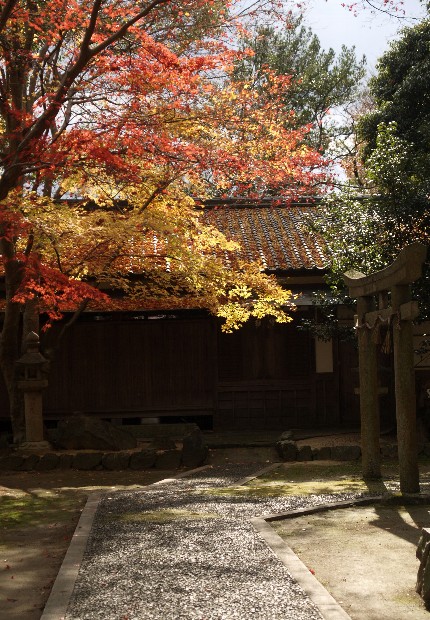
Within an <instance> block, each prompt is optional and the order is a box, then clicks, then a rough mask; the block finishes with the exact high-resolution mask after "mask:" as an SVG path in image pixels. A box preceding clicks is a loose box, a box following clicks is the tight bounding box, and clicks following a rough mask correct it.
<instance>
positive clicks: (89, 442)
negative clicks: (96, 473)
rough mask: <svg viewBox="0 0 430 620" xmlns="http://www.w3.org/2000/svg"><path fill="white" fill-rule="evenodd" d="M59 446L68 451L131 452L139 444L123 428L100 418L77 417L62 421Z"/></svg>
mask: <svg viewBox="0 0 430 620" xmlns="http://www.w3.org/2000/svg"><path fill="white" fill-rule="evenodd" d="M56 441H57V445H58V447H60V448H65V449H66V450H109V451H116V450H130V449H132V448H135V447H136V445H137V443H136V439H135V437H133V435H131V434H130V433H128V432H127V431H126V430H124V429H123V428H122V427H120V426H117V425H113V424H110V422H105V421H104V420H99V419H98V418H92V417H90V416H86V415H77V416H72V417H70V418H65V419H64V420H60V422H59V423H58V428H57V439H56Z"/></svg>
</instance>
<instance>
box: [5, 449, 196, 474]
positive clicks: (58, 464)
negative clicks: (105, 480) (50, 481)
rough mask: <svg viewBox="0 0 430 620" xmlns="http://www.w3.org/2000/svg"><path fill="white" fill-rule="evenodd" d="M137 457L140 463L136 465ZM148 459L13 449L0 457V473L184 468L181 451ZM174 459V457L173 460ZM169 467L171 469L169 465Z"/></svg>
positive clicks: (137, 454) (125, 454)
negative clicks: (109, 460) (38, 452)
mask: <svg viewBox="0 0 430 620" xmlns="http://www.w3.org/2000/svg"><path fill="white" fill-rule="evenodd" d="M109 457H112V459H116V460H117V463H118V464H117V466H112V464H110V465H109V466H106V465H105V463H108V458H109ZM139 457H142V458H141V462H139V463H137V461H138V459H139ZM147 457H148V451H146V450H142V451H135V452H125V451H118V452H100V451H96V450H93V451H90V450H87V451H76V452H75V453H70V452H54V451H53V452H45V453H43V454H37V453H34V452H33V453H28V452H27V453H25V452H20V451H19V450H16V451H14V452H11V453H10V454H7V455H5V456H0V472H2V471H53V470H64V469H73V470H81V471H83V470H86V471H92V470H98V471H124V470H128V469H132V470H147V469H158V470H161V471H162V470H163V469H164V470H167V469H170V470H171V469H176V468H178V467H182V466H184V464H183V462H182V450H165V451H157V452H155V451H154V454H153V455H151V457H150V458H147ZM172 457H173V458H172ZM112 459H111V460H112ZM169 465H170V466H169Z"/></svg>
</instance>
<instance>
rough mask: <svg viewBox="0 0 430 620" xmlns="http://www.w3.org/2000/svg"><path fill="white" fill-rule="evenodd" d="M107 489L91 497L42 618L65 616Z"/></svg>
mask: <svg viewBox="0 0 430 620" xmlns="http://www.w3.org/2000/svg"><path fill="white" fill-rule="evenodd" d="M209 467H211V466H210V465H204V466H203V467H197V468H195V469H190V470H188V471H185V472H182V473H180V474H178V475H177V476H175V477H174V478H164V479H163V480H159V481H158V482H154V483H153V484H148V485H147V486H145V487H142V488H141V489H139V490H144V489H149V488H150V487H153V486H156V485H161V484H167V483H168V482H172V481H173V480H176V479H177V478H185V477H187V476H190V475H192V474H194V473H197V472H199V471H203V470H205V469H208V468H209ZM111 492H112V491H109V493H111ZM106 493H108V492H106ZM106 493H99V492H94V493H91V495H90V496H89V497H88V499H87V502H86V504H85V506H84V509H83V511H82V513H81V516H80V518H79V521H78V525H77V526H76V529H75V532H74V534H73V536H72V540H71V541H70V545H69V548H68V549H67V552H66V555H65V556H64V560H63V562H62V564H61V566H60V570H59V572H58V574H57V577H56V579H55V582H54V585H53V587H52V590H51V593H50V595H49V598H48V600H47V602H46V605H45V607H44V610H43V613H42V615H41V617H40V620H64V618H65V615H66V612H67V607H68V606H69V601H70V598H71V596H72V594H73V590H74V587H75V583H76V579H77V577H78V573H79V568H80V566H81V562H82V559H83V557H84V553H85V549H86V546H87V543H88V537H89V535H90V532H91V528H92V526H93V522H94V517H95V515H96V512H97V508H98V506H99V503H100V500H101V498H102V496H103V495H105V494H106Z"/></svg>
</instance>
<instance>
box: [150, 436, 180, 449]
mask: <svg viewBox="0 0 430 620" xmlns="http://www.w3.org/2000/svg"><path fill="white" fill-rule="evenodd" d="M149 447H150V448H152V449H153V450H155V451H157V450H176V443H175V440H174V439H172V438H171V437H155V438H154V439H153V440H152V441H151V444H150V446H149Z"/></svg>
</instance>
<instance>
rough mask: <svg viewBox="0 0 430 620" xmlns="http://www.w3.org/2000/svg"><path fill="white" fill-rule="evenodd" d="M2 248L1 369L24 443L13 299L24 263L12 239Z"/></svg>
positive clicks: (17, 314) (17, 313) (16, 434)
mask: <svg viewBox="0 0 430 620" xmlns="http://www.w3.org/2000/svg"><path fill="white" fill-rule="evenodd" d="M0 251H1V253H2V255H3V257H4V269H5V286H6V307H5V313H4V322H3V329H2V333H1V337H0V368H1V371H2V374H3V378H4V382H5V385H6V390H7V393H8V396H9V405H10V417H11V422H12V431H13V438H14V442H15V443H20V442H21V441H22V440H23V439H24V435H25V419H24V408H23V398H22V395H20V393H19V391H18V388H17V386H16V378H15V363H16V360H17V359H18V357H19V356H20V331H21V304H19V303H16V302H14V301H13V298H14V296H15V294H16V292H17V290H18V288H19V286H20V284H21V282H22V276H23V265H22V263H21V262H20V261H18V260H17V259H16V258H15V255H14V247H13V244H12V242H10V241H7V240H6V239H4V238H3V239H2V240H1V241H0Z"/></svg>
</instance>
